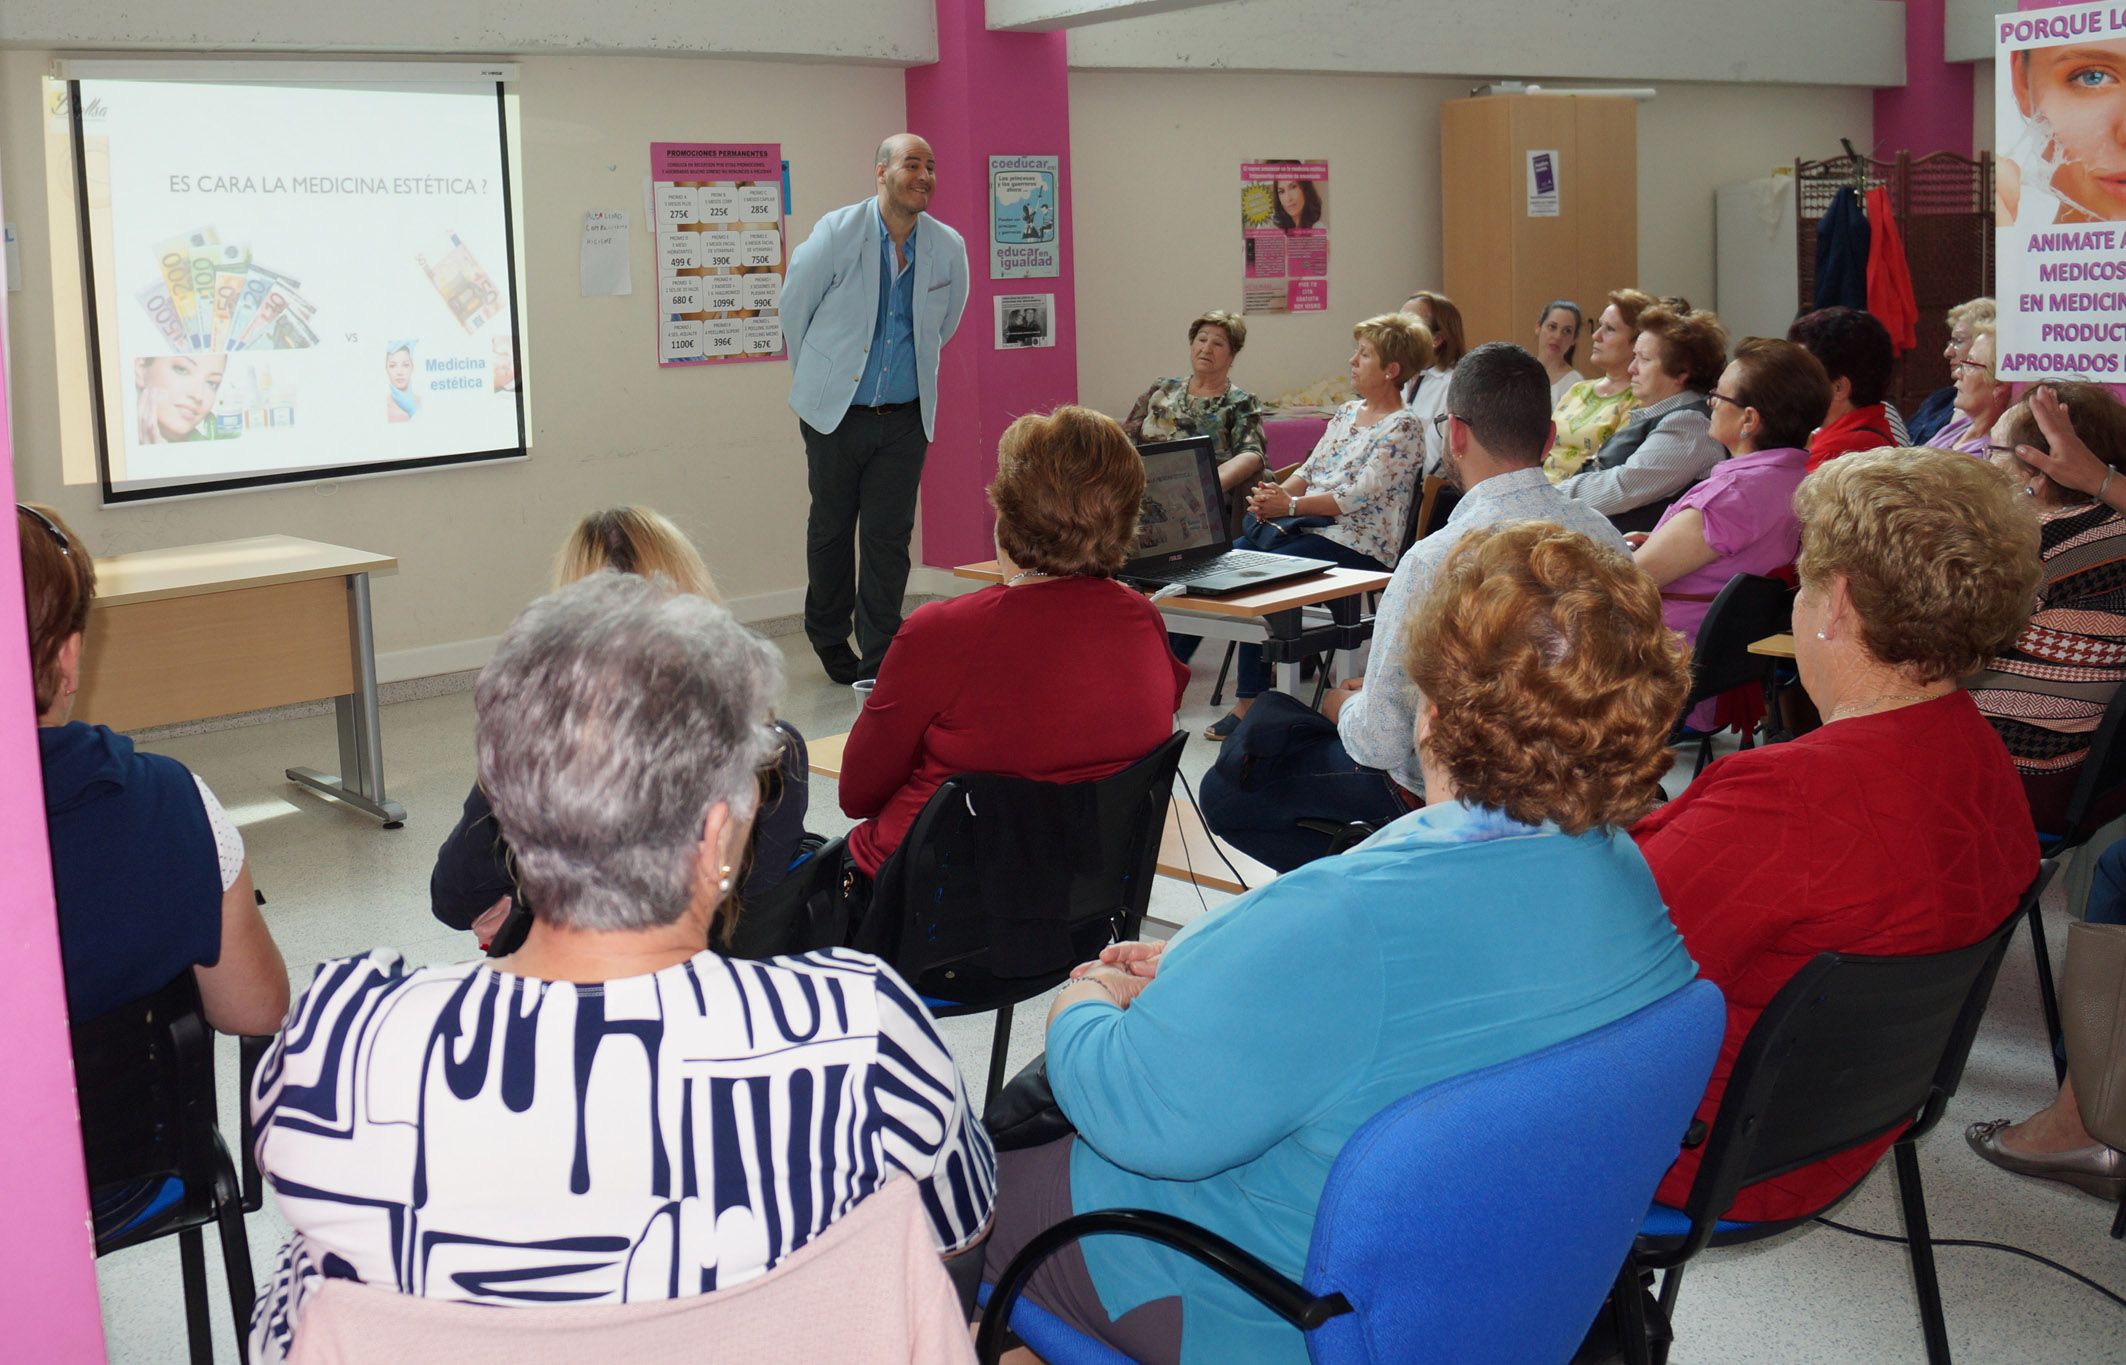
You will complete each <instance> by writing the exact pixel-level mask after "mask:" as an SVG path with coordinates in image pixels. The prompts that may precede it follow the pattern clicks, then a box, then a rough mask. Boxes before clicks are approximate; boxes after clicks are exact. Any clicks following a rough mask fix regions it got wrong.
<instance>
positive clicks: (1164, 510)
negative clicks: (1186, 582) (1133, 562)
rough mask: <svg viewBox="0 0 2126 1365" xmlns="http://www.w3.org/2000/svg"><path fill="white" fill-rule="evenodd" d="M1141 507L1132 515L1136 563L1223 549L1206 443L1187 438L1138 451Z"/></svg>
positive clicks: (1214, 471)
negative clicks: (1141, 470)
mask: <svg viewBox="0 0 2126 1365" xmlns="http://www.w3.org/2000/svg"><path fill="white" fill-rule="evenodd" d="M1139 452H1140V453H1141V454H1142V455H1143V456H1144V502H1143V505H1142V506H1141V507H1140V509H1139V511H1138V515H1137V557H1138V558H1140V559H1150V558H1153V557H1156V556H1163V555H1174V554H1181V553H1184V552H1186V551H1189V550H1203V549H1209V548H1211V547H1213V546H1221V545H1224V544H1226V542H1227V540H1228V537H1227V536H1226V533H1225V494H1224V493H1223V492H1221V491H1220V490H1219V487H1218V463H1217V461H1216V460H1215V459H1214V458H1213V457H1212V455H1211V438H1210V437H1208V436H1191V437H1189V438H1187V439H1186V440H1180V441H1157V442H1154V443H1152V444H1150V445H1146V446H1141V447H1139Z"/></svg>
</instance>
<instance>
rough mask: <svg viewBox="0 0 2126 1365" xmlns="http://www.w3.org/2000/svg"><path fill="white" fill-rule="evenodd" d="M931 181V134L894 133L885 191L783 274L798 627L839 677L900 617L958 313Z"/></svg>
mask: <svg viewBox="0 0 2126 1365" xmlns="http://www.w3.org/2000/svg"><path fill="white" fill-rule="evenodd" d="M936 186H937V159H936V157H935V156H934V155H933V154H932V153H931V150H930V144H929V143H927V142H925V141H923V139H921V138H919V137H917V136H916V135H915V134H913V133H896V134H894V135H893V136H892V137H889V138H887V139H886V140H885V141H884V142H882V143H880V144H879V149H878V194H877V195H876V196H875V197H873V198H871V199H866V200H863V201H861V202H859V203H855V204H851V205H849V206H848V207H847V208H839V209H836V210H834V211H833V212H832V213H830V214H828V215H827V216H826V217H824V218H822V219H820V220H819V222H818V223H817V224H816V225H815V226H814V227H813V229H812V235H811V236H809V237H807V238H806V239H805V240H804V243H803V245H801V246H799V247H798V248H797V250H796V251H794V252H792V253H791V255H790V269H789V273H788V275H787V276H786V277H785V278H784V280H783V290H782V327H783V335H784V336H785V337H786V338H788V340H789V345H790V370H791V373H790V407H791V408H792V409H793V410H794V411H795V412H796V413H797V416H798V427H799V429H800V430H801V431H802V432H803V434H804V438H805V464H806V470H807V476H808V479H809V482H810V485H811V490H812V513H811V517H810V519H809V521H808V522H807V524H806V527H805V562H806V570H807V576H808V577H809V579H810V583H809V585H808V586H807V587H806V589H805V635H806V636H807V637H808V638H809V639H810V640H811V641H812V649H813V651H814V652H815V653H817V654H818V655H819V661H820V663H821V664H822V665H824V666H825V668H826V670H827V676H828V677H830V678H832V679H834V680H835V681H836V682H842V683H847V682H854V681H856V680H857V679H858V678H865V677H872V676H875V675H876V674H877V672H878V666H879V661H880V660H881V659H883V658H884V657H885V653H886V646H887V645H889V644H891V643H892V642H893V635H894V632H895V631H897V630H899V629H900V627H901V594H902V592H903V591H904V590H905V589H906V588H907V586H908V537H909V535H910V534H911V533H912V532H913V531H914V529H915V498H916V491H917V489H918V488H919V487H920V486H921V483H922V476H923V455H924V453H925V452H926V451H927V450H929V448H930V437H931V434H932V433H933V432H935V431H936V430H937V401H938V353H939V352H940V351H941V350H943V349H944V346H945V343H946V342H947V341H948V340H950V339H951V337H952V334H953V331H954V330H955V329H957V328H958V327H959V325H960V314H961V313H963V312H965V311H966V308H967V243H966V242H965V241H963V240H962V239H961V237H960V234H959V233H957V232H954V231H953V230H952V229H951V228H949V227H946V226H945V225H944V224H943V223H941V222H939V221H938V220H937V219H935V218H933V217H931V216H930V215H929V213H927V212H925V210H926V209H928V208H929V206H930V195H931V191H932V190H934V189H935V188H936ZM859 548H860V549H861V561H862V577H861V579H859V577H858V574H857V568H856V565H855V563H854V562H853V561H854V560H855V558H856V557H857V552H858V550H859ZM852 614H853V616H854V625H855V630H856V645H857V648H856V650H852V649H850V648H849V632H850V626H851V617H852ZM859 650H860V651H861V653H858V651H859Z"/></svg>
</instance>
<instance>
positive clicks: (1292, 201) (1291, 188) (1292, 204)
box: [1277, 180, 1307, 223]
mask: <svg viewBox="0 0 2126 1365" xmlns="http://www.w3.org/2000/svg"><path fill="white" fill-rule="evenodd" d="M1277 202H1278V204H1279V205H1281V206H1282V207H1283V209H1284V211H1285V216H1286V217H1288V218H1290V219H1291V220H1292V221H1293V222H1295V223H1296V222H1298V221H1299V220H1300V216H1301V215H1302V214H1304V213H1305V212H1306V211H1307V187H1306V185H1305V184H1303V183H1302V182H1300V181H1297V180H1280V181H1278V182H1277Z"/></svg>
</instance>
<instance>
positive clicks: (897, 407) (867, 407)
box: [850, 398, 922, 415]
mask: <svg viewBox="0 0 2126 1365" xmlns="http://www.w3.org/2000/svg"><path fill="white" fill-rule="evenodd" d="M921 403H922V400H921V399H919V398H911V399H909V400H908V401H907V402H905V403H852V404H851V405H850V406H851V407H855V408H859V409H861V410H863V411H865V412H875V413H879V414H881V415H883V414H885V413H889V412H905V411H907V410H908V409H909V408H912V407H918V406H920V405H921Z"/></svg>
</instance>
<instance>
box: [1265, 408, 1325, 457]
mask: <svg viewBox="0 0 2126 1365" xmlns="http://www.w3.org/2000/svg"><path fill="white" fill-rule="evenodd" d="M1328 429H1329V419H1328V418H1326V417H1266V418H1264V419H1263V422H1262V439H1263V444H1264V445H1266V446H1268V447H1269V460H1270V468H1272V469H1283V468H1284V467H1285V466H1286V465H1293V464H1298V463H1299V462H1300V461H1301V460H1304V459H1305V458H1306V457H1307V456H1309V455H1312V454H1313V453H1314V447H1315V446H1316V445H1317V444H1318V443H1319V442H1320V441H1321V434H1322V433H1323V432H1325V431H1327V430H1328Z"/></svg>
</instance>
